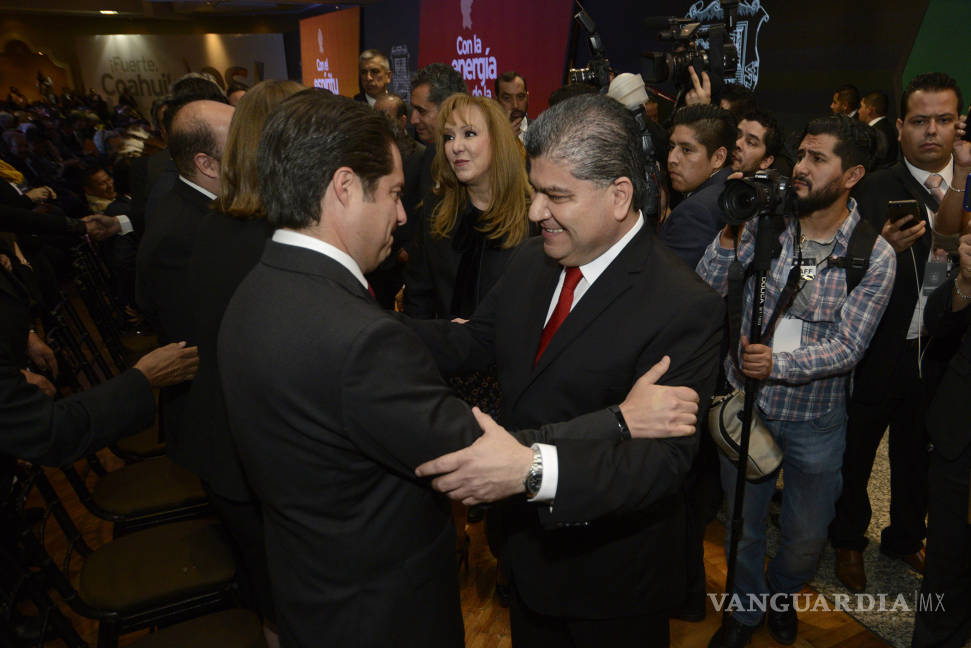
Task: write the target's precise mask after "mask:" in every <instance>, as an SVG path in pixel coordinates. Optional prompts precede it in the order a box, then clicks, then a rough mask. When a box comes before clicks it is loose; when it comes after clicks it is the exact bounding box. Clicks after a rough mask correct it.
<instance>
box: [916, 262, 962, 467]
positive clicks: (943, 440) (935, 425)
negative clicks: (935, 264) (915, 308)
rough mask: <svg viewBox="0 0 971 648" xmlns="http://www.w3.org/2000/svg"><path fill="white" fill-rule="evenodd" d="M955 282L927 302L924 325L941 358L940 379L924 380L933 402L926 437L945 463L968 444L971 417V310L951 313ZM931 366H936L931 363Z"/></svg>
mask: <svg viewBox="0 0 971 648" xmlns="http://www.w3.org/2000/svg"><path fill="white" fill-rule="evenodd" d="M953 289H954V279H953V278H952V279H951V280H950V281H945V282H944V283H943V284H942V285H941V286H938V288H937V290H935V291H934V292H933V293H932V294H931V295H930V297H928V299H927V307H926V308H925V310H924V322H925V323H926V324H927V328H928V330H930V332H931V334H932V335H934V340H935V346H936V348H935V352H936V354H937V356H939V357H944V358H945V362H946V364H944V365H943V366H944V367H945V369H944V371H943V374H942V375H928V371H927V369H926V368H925V372H924V375H925V379H926V381H927V383H928V392H929V393H930V394H931V395H932V400H931V401H930V405H929V406H928V408H927V417H926V422H927V433H928V435H929V436H930V439H931V441H933V442H934V447H935V448H937V450H938V452H940V453H941V456H943V457H944V458H945V459H948V460H949V461H953V460H954V459H957V458H958V457H959V456H960V455H961V453H962V452H964V449H965V448H967V447H968V444H971V416H968V413H967V402H968V394H971V308H965V309H963V310H960V311H958V312H957V313H955V312H953V311H952V310H951V300H952V299H953V297H952V291H953ZM930 364H931V366H934V365H935V364H936V363H930Z"/></svg>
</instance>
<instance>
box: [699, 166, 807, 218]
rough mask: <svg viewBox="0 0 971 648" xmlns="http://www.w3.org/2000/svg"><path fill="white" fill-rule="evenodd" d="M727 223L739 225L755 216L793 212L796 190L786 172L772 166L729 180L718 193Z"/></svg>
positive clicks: (789, 213)
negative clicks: (719, 193)
mask: <svg viewBox="0 0 971 648" xmlns="http://www.w3.org/2000/svg"><path fill="white" fill-rule="evenodd" d="M718 206H719V207H721V210H722V213H723V214H724V215H725V222H726V223H728V224H729V225H742V224H744V223H745V221H747V220H749V219H750V218H753V217H755V216H763V215H767V216H779V217H783V216H790V215H794V214H795V213H796V192H795V190H794V189H793V188H792V184H791V182H790V180H789V178H787V177H786V176H784V175H782V174H780V173H779V172H778V171H776V170H774V169H768V170H765V171H757V172H755V174H753V175H751V176H749V177H747V178H739V179H735V180H729V181H727V182H726V183H725V188H724V189H723V190H722V193H721V195H720V196H719V197H718Z"/></svg>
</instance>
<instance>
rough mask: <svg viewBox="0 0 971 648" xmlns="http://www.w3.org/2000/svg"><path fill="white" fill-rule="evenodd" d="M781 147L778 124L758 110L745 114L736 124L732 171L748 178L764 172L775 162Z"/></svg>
mask: <svg viewBox="0 0 971 648" xmlns="http://www.w3.org/2000/svg"><path fill="white" fill-rule="evenodd" d="M781 147H782V134H781V133H780V131H779V123H778V122H777V121H776V120H775V118H774V117H773V116H772V115H769V114H768V113H764V112H762V111H760V110H756V111H754V112H750V113H748V114H746V115H745V116H744V117H742V119H741V120H740V121H739V122H738V138H737V139H736V140H735V150H734V151H733V152H732V171H741V172H742V174H743V175H746V176H750V175H752V174H753V173H755V172H756V171H764V170H766V169H768V168H769V167H771V166H772V163H773V162H775V156H776V155H777V154H778V153H779V150H780V149H781Z"/></svg>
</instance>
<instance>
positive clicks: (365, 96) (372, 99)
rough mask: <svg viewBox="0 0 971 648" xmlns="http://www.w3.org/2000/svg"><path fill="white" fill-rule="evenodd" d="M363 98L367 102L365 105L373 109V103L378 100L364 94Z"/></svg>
mask: <svg viewBox="0 0 971 648" xmlns="http://www.w3.org/2000/svg"><path fill="white" fill-rule="evenodd" d="M364 98H365V99H366V100H367V105H369V106H371V107H372V108H374V103H375V102H376V101H377V100H378V98H377V97H372V96H371V95H369V94H368V93H366V92H365V93H364Z"/></svg>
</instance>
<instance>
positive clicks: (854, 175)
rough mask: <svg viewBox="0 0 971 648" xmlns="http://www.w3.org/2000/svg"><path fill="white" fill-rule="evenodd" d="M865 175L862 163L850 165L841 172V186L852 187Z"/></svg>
mask: <svg viewBox="0 0 971 648" xmlns="http://www.w3.org/2000/svg"><path fill="white" fill-rule="evenodd" d="M865 175H866V169H864V168H863V165H862V164H857V165H856V166H852V167H850V168H849V169H847V170H846V171H844V172H843V188H844V189H852V188H853V187H855V186H856V184H857V183H858V182H859V181H860V180H862V179H863V176H865Z"/></svg>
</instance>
